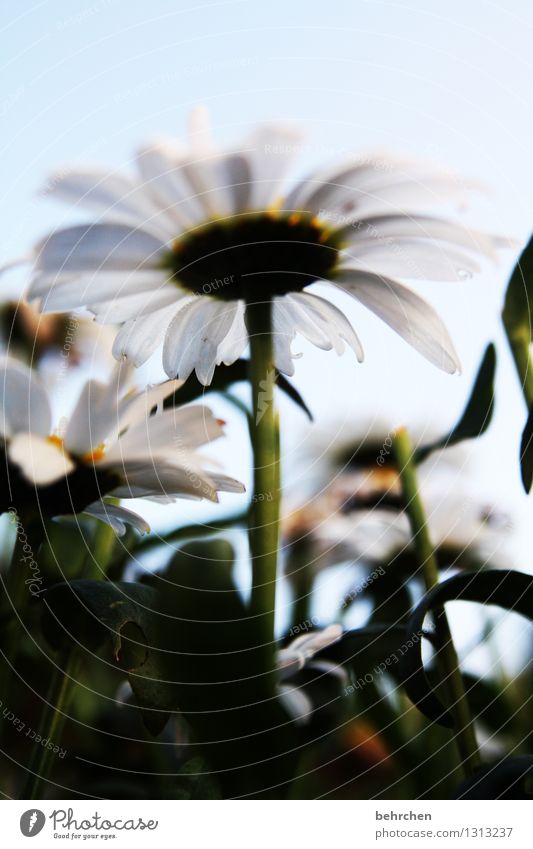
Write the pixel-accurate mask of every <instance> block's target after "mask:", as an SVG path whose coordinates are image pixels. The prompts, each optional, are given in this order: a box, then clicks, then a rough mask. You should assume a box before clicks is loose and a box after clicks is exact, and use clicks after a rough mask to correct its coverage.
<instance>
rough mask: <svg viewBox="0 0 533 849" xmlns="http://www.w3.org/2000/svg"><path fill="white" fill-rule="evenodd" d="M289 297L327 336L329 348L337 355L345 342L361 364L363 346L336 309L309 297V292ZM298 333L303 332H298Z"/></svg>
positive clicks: (296, 293)
mask: <svg viewBox="0 0 533 849" xmlns="http://www.w3.org/2000/svg"><path fill="white" fill-rule="evenodd" d="M289 297H290V298H291V300H293V301H296V302H297V303H298V304H299V305H300V306H301V307H303V308H304V309H305V311H306V312H307V314H308V315H309V316H310V317H312V320H313V321H314V322H315V323H316V325H317V326H318V327H320V328H321V329H322V331H323V333H324V334H325V335H327V337H328V339H329V342H330V347H333V348H334V349H335V351H336V353H337V354H342V353H343V352H344V344H343V342H347V343H348V345H349V346H350V348H351V349H352V351H353V352H354V353H355V355H356V357H357V359H358V361H359V362H360V363H362V362H363V360H364V358H365V355H364V351H363V346H362V345H361V342H360V341H359V338H358V336H357V334H356V332H355V330H354V329H353V327H352V325H351V324H350V322H349V321H348V319H347V318H346V316H345V315H344V313H343V312H342V311H341V310H340V309H339V308H338V307H336V306H335V305H334V304H331V303H330V302H329V301H326V300H325V299H324V298H320V297H319V296H318V295H311V294H310V292H295V293H293V294H292V295H290V296H289ZM299 330H300V328H299ZM300 332H303V331H302V330H300ZM308 338H309V337H308ZM311 341H312V340H311Z"/></svg>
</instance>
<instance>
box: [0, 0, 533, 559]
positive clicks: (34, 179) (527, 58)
mask: <svg viewBox="0 0 533 849" xmlns="http://www.w3.org/2000/svg"><path fill="white" fill-rule="evenodd" d="M0 21H1V24H0V26H1V31H2V36H3V38H2V42H3V49H2V54H1V55H2V58H1V60H0V65H1V66H2V71H3V86H2V94H1V99H0V114H1V116H2V118H3V126H4V132H3V134H2V139H1V148H2V155H1V157H0V176H1V179H0V187H1V189H0V191H1V194H2V200H3V215H2V222H3V226H2V231H1V236H0V262H2V261H4V260H5V259H7V258H10V257H12V256H14V255H15V256H16V255H18V254H24V253H25V252H26V251H27V249H28V246H29V245H30V244H31V243H32V242H33V241H34V240H35V239H36V238H37V237H40V236H41V235H43V234H45V233H46V232H47V230H48V229H49V228H50V227H51V226H54V225H56V224H58V223H61V222H64V221H67V220H72V215H71V213H69V211H68V210H67V211H66V212H65V210H62V208H61V207H58V206H56V205H54V204H52V203H50V202H48V201H45V200H42V199H39V198H37V197H36V190H37V188H38V187H39V186H40V185H42V184H43V183H44V182H45V180H46V178H47V175H48V174H49V172H50V171H51V170H53V169H55V168H58V167H62V166H64V165H65V164H73V163H76V162H101V163H104V164H106V165H108V166H109V167H110V168H113V167H118V166H124V167H125V168H129V167H130V166H131V162H132V156H133V152H134V149H135V147H136V146H137V145H139V144H140V143H142V142H143V141H145V140H146V139H149V138H153V137H157V136H161V135H176V134H177V135H183V133H184V132H185V128H186V118H187V113H188V111H189V110H190V109H191V107H193V106H194V105H195V104H197V103H203V104H205V105H206V106H207V107H208V108H209V110H210V112H211V115H212V121H213V127H214V132H215V136H216V138H217V139H218V140H220V141H221V142H222V143H225V142H230V143H231V142H235V141H237V140H238V139H239V138H240V137H241V136H242V135H244V134H245V133H247V132H248V131H249V130H250V129H251V127H252V126H253V125H254V124H255V123H257V122H263V121H265V120H275V121H284V122H290V123H294V124H296V125H297V126H299V127H301V128H302V129H303V130H304V131H305V133H306V142H305V144H304V145H303V146H302V150H301V155H300V157H299V160H298V162H297V163H296V165H295V170H294V175H295V176H298V175H299V174H302V173H304V172H306V171H307V170H308V169H309V168H310V167H312V166H314V165H315V164H320V163H323V162H324V161H325V160H331V159H333V160H334V159H335V158H337V157H339V156H342V155H346V154H348V153H350V152H354V151H355V152H361V153H362V152H365V151H368V150H371V149H375V148H378V149H384V148H385V149H390V150H393V151H396V152H399V153H407V154H414V155H419V156H422V157H426V158H430V159H434V160H438V161H440V162H443V163H444V164H447V165H449V166H451V167H452V168H454V169H456V170H457V171H459V172H461V173H464V174H466V175H468V176H471V177H475V178H479V179H481V180H482V181H483V182H484V183H486V184H487V186H489V187H490V189H491V191H490V192H489V193H487V194H486V195H483V196H480V197H477V198H475V199H474V201H473V204H472V208H471V210H469V211H468V213H466V214H465V216H464V218H465V221H466V222H471V223H473V224H475V225H478V226H482V227H486V228H488V229H490V230H492V231H494V232H498V233H505V234H509V235H511V236H514V237H515V238H517V239H518V240H519V241H520V243H522V242H523V241H524V240H525V239H526V238H527V236H528V234H529V231H530V229H531V223H532V222H533V209H532V206H533V167H532V165H531V151H532V149H533V145H532V141H533V114H532V103H531V79H532V67H531V64H532V62H531V43H532V37H533V10H532V8H531V4H530V3H529V2H527V0H506V2H503V3H502V2H499V3H493V2H487V1H486V0H470V2H468V3H465V2H464V0H448V2H447V3H446V4H442V3H437V2H431V0H430V2H428V0H416V2H408V3H402V2H397V0H395V2H381V0H368V1H365V0H355V2H354V0H351V2H350V0H347V2H343V0H336V1H335V2H330V3H319V2H314V1H313V2H309V0H306V1H304V0H292V2H290V3H289V2H287V0H283V1H282V2H281V0H269V2H268V3H265V2H257V1H256V0H241V2H221V3H192V2H187V0H183V2H176V0H168V2H167V0H150V2H136V1H135V0H128V2H126V0H100V2H94V3H91V2H84V3H80V2H66V0H53V2H28V0H26V2H25V3H23V4H13V3H6V4H3V7H2V10H1V12H0ZM517 252H518V248H517V249H516V250H515V251H509V252H507V253H506V254H505V255H504V256H503V257H502V261H501V265H500V266H499V267H498V268H497V269H494V268H489V267H485V268H484V271H483V274H482V275H480V277H479V278H477V279H475V280H472V281H467V282H461V283H453V284H452V283H449V284H442V283H441V284H418V285H417V286H416V288H417V290H418V291H419V292H421V293H423V294H425V295H426V296H427V297H428V298H429V299H430V300H431V302H432V303H433V304H434V305H435V306H436V307H437V308H438V309H439V311H440V312H441V314H442V315H443V317H444V319H445V320H446V323H447V324H448V327H449V329H450V331H451V333H452V336H453V338H454V341H455V343H456V347H457V350H458V352H459V354H460V357H461V360H462V362H463V375H462V376H461V377H450V376H448V375H444V374H441V373H440V372H438V371H437V370H436V369H435V368H433V367H432V366H431V365H429V364H427V363H426V362H425V361H423V360H422V359H421V358H420V357H419V355H418V354H416V352H414V351H412V350H411V349H410V348H409V347H408V346H407V345H406V344H405V343H403V342H402V341H401V340H399V339H398V338H397V337H395V336H394V334H393V333H392V332H391V331H389V330H388V329H387V328H385V327H384V326H383V325H382V324H381V323H380V322H379V321H378V320H377V319H374V318H373V317H372V316H371V315H370V314H368V313H366V312H365V310H364V309H363V308H362V307H359V306H357V305H356V304H354V303H353V302H350V301H349V300H348V299H347V298H342V296H339V299H338V301H337V302H338V303H339V304H342V306H343V308H344V309H345V310H346V312H347V313H348V315H349V316H350V318H351V319H352V321H353V323H354V326H355V327H356V329H357V331H358V333H359V335H360V336H361V339H362V342H363V345H364V347H365V352H366V361H365V363H364V364H363V365H362V366H360V365H358V364H357V363H356V361H355V358H354V357H353V356H352V354H351V353H346V354H345V356H344V357H343V358H341V359H337V357H336V355H335V354H334V353H327V354H326V353H323V352H320V351H318V350H316V349H314V348H311V346H309V345H308V344H306V343H304V342H303V341H302V342H301V343H299V342H298V343H297V344H296V345H295V350H301V351H302V352H303V353H304V357H303V358H302V359H301V360H300V361H298V362H297V366H296V375H295V378H294V382H295V383H296V385H297V386H298V388H299V389H300V391H301V392H302V393H303V395H304V397H305V398H306V400H307V402H308V403H309V405H310V407H311V408H312V410H313V412H314V413H315V417H316V421H317V424H316V425H315V426H314V427H311V426H310V425H308V424H307V422H306V420H305V418H304V417H303V416H302V414H301V413H300V411H298V410H296V409H295V408H293V407H292V406H290V405H287V404H285V403H283V404H282V415H283V421H284V427H285V439H284V449H285V475H286V486H287V491H288V492H289V493H290V494H291V498H294V499H296V500H297V498H298V494H299V493H302V495H303V494H304V493H305V494H307V489H308V487H309V485H310V481H311V479H312V476H313V468H312V466H310V464H309V463H308V462H302V461H301V457H302V456H303V455H304V454H306V453H307V455H309V454H312V453H313V452H315V451H316V445H318V444H320V445H321V450H322V449H323V448H324V447H325V446H327V443H328V441H331V440H332V439H333V438H334V437H335V436H336V435H337V434H339V433H340V432H341V431H344V432H346V431H348V433H357V432H358V429H359V428H361V427H364V429H366V427H368V425H369V424H371V423H372V421H373V420H375V419H376V418H377V419H379V420H380V421H383V422H384V423H385V424H386V425H387V428H388V427H389V426H393V425H397V424H400V423H407V424H409V425H411V426H413V427H415V428H416V429H417V432H418V433H419V434H422V433H424V432H427V431H431V432H437V433H438V432H441V433H442V432H444V431H445V430H446V428H447V427H448V426H449V425H450V424H452V423H453V422H454V420H455V418H456V417H457V415H458V413H459V412H460V410H461V408H462V405H463V404H464V401H465V398H466V397H467V396H468V393H469V391H470V386H471V382H472V377H473V375H474V373H475V371H476V369H477V366H478V363H479V360H480V357H481V355H482V352H483V350H484V346H485V345H486V343H487V341H489V340H491V339H494V340H495V341H496V342H497V344H498V351H499V370H498V392H497V404H496V415H495V419H494V423H493V426H492V428H491V431H490V433H489V434H487V435H486V436H485V437H483V438H482V439H481V440H479V441H478V442H477V443H476V444H471V445H469V446H467V447H466V448H464V449H463V452H462V454H461V455H460V460H459V464H458V471H457V477H456V478H454V477H453V476H452V477H451V480H450V488H451V491H453V488H454V487H457V488H458V489H459V487H460V486H461V481H465V480H468V483H469V485H472V484H475V485H477V486H479V488H480V491H481V492H482V493H483V497H486V498H487V499H488V500H496V501H497V502H498V503H501V504H502V507H506V506H507V505H510V506H511V507H512V509H513V511H514V512H515V517H516V518H515V523H516V526H517V533H516V540H515V541H514V542H513V546H514V553H515V556H516V558H517V565H519V566H520V568H522V569H524V570H527V571H531V569H532V568H533V556H532V554H531V553H530V551H531V546H530V545H528V544H527V542H526V536H525V528H526V525H527V524H528V523H529V524H530V516H531V502H529V504H528V502H527V499H526V498H525V496H523V495H522V493H521V489H520V484H519V477H518V463H517V445H518V439H519V434H520V431H521V428H522V426H523V423H524V415H525V409H524V404H523V401H522V398H521V395H520V391H519V386H518V382H517V379H516V377H515V374H514V371H513V367H512V363H511V362H510V358H509V355H508V352H507V349H506V345H505V340H504V339H503V337H502V335H501V331H500V329H499V310H500V305H501V299H502V294H503V291H504V288H505V284H506V279H507V277H508V273H509V270H510V268H511V267H512V264H513V262H514V260H515V259H516V253H517ZM24 279H25V278H24V273H23V272H18V273H17V274H15V273H13V274H12V275H10V276H9V280H7V279H6V278H4V280H3V284H2V285H3V286H4V287H5V289H4V291H5V292H7V291H8V287H9V286H15V287H16V286H17V285H18V286H20V285H22V284H23V282H24ZM217 412H220V414H222V415H224V417H226V418H227V419H228V421H229V422H230V423H231V427H229V428H228V430H229V435H228V437H227V441H226V445H225V446H224V450H223V455H224V461H225V464H226V468H227V469H228V471H229V472H230V473H231V474H232V475H234V476H236V477H241V478H243V479H249V478H248V468H249V461H250V457H249V455H248V454H247V450H246V449H245V448H243V445H245V434H244V430H243V428H242V424H241V423H240V422H239V421H238V420H237V419H236V417H235V415H233V414H232V412H231V410H230V409H229V407H227V406H226V405H224V404H223V403H222V402H220V403H217ZM465 464H466V465H465ZM461 476H462V477H461ZM223 502H224V505H223V507H222V508H220V509H222V510H224V511H226V510H227V509H231V508H232V507H233V506H234V505H235V504H236V501H235V496H233V497H231V496H225V497H223ZM216 513H217V509H215V511H214V512H213V508H211V507H209V508H207V509H206V508H204V507H201V506H198V505H193V506H190V507H189V506H186V507H182V506H180V507H179V509H178V513H177V512H176V508H175V507H169V508H164V509H163V510H161V509H159V508H158V510H157V512H154V510H153V509H152V508H148V509H147V510H146V511H145V515H146V516H148V517H149V518H150V519H152V521H153V522H154V525H155V527H156V528H164V527H168V526H171V525H172V524H174V523H175V519H176V516H177V515H179V517H181V518H191V517H195V518H200V517H205V516H209V515H216Z"/></svg>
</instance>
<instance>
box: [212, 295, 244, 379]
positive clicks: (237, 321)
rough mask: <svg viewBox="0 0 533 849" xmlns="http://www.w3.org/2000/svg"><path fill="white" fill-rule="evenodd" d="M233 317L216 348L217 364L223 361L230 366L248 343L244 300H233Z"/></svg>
mask: <svg viewBox="0 0 533 849" xmlns="http://www.w3.org/2000/svg"><path fill="white" fill-rule="evenodd" d="M233 303H234V307H235V312H234V317H233V321H232V324H231V327H230V328H229V330H228V332H227V333H226V335H225V336H224V338H223V339H222V341H221V342H220V344H219V346H218V350H217V365H220V363H224V365H226V366H230V365H231V364H232V363H234V362H235V360H238V359H239V357H240V356H241V354H242V353H243V352H244V350H245V348H246V346H247V345H248V331H247V329H246V324H245V322H244V313H245V306H244V301H234V302H233Z"/></svg>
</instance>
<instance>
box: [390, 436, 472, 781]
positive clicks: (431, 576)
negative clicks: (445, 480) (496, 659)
mask: <svg viewBox="0 0 533 849" xmlns="http://www.w3.org/2000/svg"><path fill="white" fill-rule="evenodd" d="M393 448H394V453H395V457H396V462H397V465H398V470H399V473H400V479H401V483H402V494H403V499H404V504H405V511H406V513H407V516H408V519H409V524H410V527H411V534H412V537H413V543H414V546H415V551H416V554H417V559H418V562H419V564H420V566H421V569H422V574H423V576H424V582H425V585H426V589H427V590H428V592H429V590H431V589H432V588H433V587H434V586H435V585H436V584H438V582H439V568H438V564H437V558H436V556H435V549H434V547H433V545H432V543H431V538H430V535H429V531H428V525H427V519H426V515H425V511H424V506H423V504H422V499H421V498H420V494H419V489H418V480H417V473H416V465H415V461H414V453H413V446H412V443H411V440H410V438H409V434H408V432H407V430H406V429H405V428H401V429H400V430H398V431H396V434H395V436H394V440H393ZM434 621H435V632H436V637H437V643H438V652H437V662H438V664H439V667H440V668H441V672H442V678H443V681H444V683H445V684H446V686H447V687H448V697H449V707H450V711H451V712H452V714H453V716H454V719H455V732H456V733H455V742H456V745H457V749H458V751H459V757H460V759H461V765H462V767H463V770H464V772H465V775H466V776H470V775H472V774H473V773H474V772H475V771H476V770H477V769H478V768H479V767H480V765H481V762H480V758H479V752H478V747H477V741H476V735H475V730H474V725H473V721H472V717H471V715H470V709H469V706H468V702H467V699H466V692H465V688H464V684H463V679H462V676H461V670H460V668H459V659H458V657H457V652H456V650H455V646H454V643H453V638H452V633H451V630H450V625H449V623H448V617H447V616H446V612H445V610H444V607H440V608H436V609H435V611H434Z"/></svg>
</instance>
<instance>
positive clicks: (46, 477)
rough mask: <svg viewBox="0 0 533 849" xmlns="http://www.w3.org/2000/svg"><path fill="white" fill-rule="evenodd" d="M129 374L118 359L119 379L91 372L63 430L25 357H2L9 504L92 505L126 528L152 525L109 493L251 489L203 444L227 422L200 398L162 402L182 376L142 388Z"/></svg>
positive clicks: (61, 508)
mask: <svg viewBox="0 0 533 849" xmlns="http://www.w3.org/2000/svg"><path fill="white" fill-rule="evenodd" d="M129 376H130V369H129V368H124V367H120V366H117V368H116V369H115V372H114V375H113V377H112V379H111V380H110V381H109V383H101V382H99V381H97V380H89V381H88V382H87V383H86V384H85V385H84V387H83V389H82V390H81V392H80V395H79V398H78V401H77V403H76V405H75V407H74V410H73V412H72V415H71V417H70V420H68V421H65V420H62V426H61V428H60V429H56V430H53V428H52V413H51V405H50V399H49V397H48V393H47V391H46V389H45V387H44V385H43V383H42V382H41V380H40V378H39V377H38V376H37V375H36V373H35V372H33V371H32V370H31V369H29V368H28V367H27V366H25V365H24V364H22V363H20V362H18V361H17V360H14V359H11V358H4V359H3V360H2V361H1V362H0V436H1V438H2V439H3V443H4V450H5V462H4V463H3V470H4V471H3V474H4V476H5V480H4V485H3V490H2V491H3V493H4V500H5V501H6V503H5V505H2V512H3V511H4V510H6V509H7V508H8V507H9V506H10V505H11V504H13V505H15V506H18V505H19V504H21V503H26V502H33V503H37V504H38V505H39V507H40V509H41V510H42V511H43V512H44V513H45V514H47V515H60V514H67V513H79V512H84V513H86V514H88V515H91V516H94V517H96V518H98V519H101V520H102V521H104V522H107V524H110V525H111V526H112V527H113V528H114V529H115V530H116V531H117V532H118V533H120V534H122V533H124V531H125V523H126V524H131V525H133V526H134V527H136V528H137V529H138V530H141V531H147V530H149V528H148V526H147V525H146V523H145V522H144V520H142V519H141V518H140V517H139V516H137V515H136V514H135V513H132V512H131V511H129V510H126V509H125V508H123V507H120V506H117V505H115V504H111V503H108V502H106V501H104V500H103V499H104V497H105V496H114V497H117V498H148V499H151V500H155V501H159V502H161V503H168V502H172V501H175V500H176V498H193V499H201V498H206V499H209V500H211V501H216V500H217V492H218V491H226V492H243V491H244V487H243V485H242V484H241V483H239V482H238V481H236V480H233V478H229V477H227V476H226V475H223V474H219V473H218V472H215V471H211V470H209V469H208V468H207V467H206V466H207V463H208V461H207V460H206V458H204V457H202V456H201V454H199V453H198V452H197V449H198V448H199V447H200V446H201V445H203V444H205V443H209V442H211V441H212V440H214V439H217V438H218V437H220V436H222V434H223V427H222V425H223V422H221V421H220V420H218V419H215V418H214V416H213V414H212V413H211V411H210V410H209V409H208V408H207V407H204V406H200V405H190V406H185V407H172V408H170V409H166V410H162V409H160V407H161V404H162V402H163V401H164V399H165V398H167V397H168V396H169V395H171V394H173V393H174V392H175V391H176V389H178V388H179V386H180V385H181V383H180V382H179V381H167V382H165V383H163V384H161V385H159V386H156V387H148V388H147V389H146V390H145V391H143V392H136V391H127V389H126V385H127V383H128V380H129ZM154 411H155V412H154Z"/></svg>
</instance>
